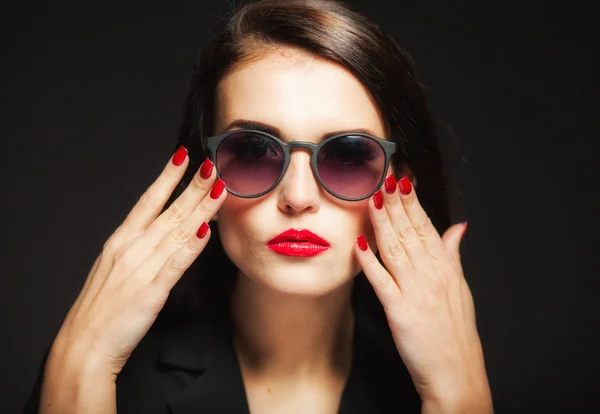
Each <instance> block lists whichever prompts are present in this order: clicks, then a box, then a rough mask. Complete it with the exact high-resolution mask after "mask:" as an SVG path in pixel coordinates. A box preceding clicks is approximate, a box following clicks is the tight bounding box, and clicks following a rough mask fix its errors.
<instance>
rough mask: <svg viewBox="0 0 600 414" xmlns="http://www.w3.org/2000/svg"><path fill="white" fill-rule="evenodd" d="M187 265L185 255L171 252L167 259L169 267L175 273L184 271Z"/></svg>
mask: <svg viewBox="0 0 600 414" xmlns="http://www.w3.org/2000/svg"><path fill="white" fill-rule="evenodd" d="M188 267H189V263H188V261H187V258H186V255H184V254H173V255H172V256H171V258H170V259H169V269H171V271H174V272H176V273H179V272H184V271H185V270H186V269H187V268H188Z"/></svg>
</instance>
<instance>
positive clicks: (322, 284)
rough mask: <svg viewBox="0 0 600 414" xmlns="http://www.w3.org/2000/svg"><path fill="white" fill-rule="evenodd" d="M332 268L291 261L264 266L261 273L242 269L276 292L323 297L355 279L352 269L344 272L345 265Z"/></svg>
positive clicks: (256, 281)
mask: <svg viewBox="0 0 600 414" xmlns="http://www.w3.org/2000/svg"><path fill="white" fill-rule="evenodd" d="M330 269H331V268H328V269H325V268H315V267H314V266H303V265H299V264H294V263H289V264H287V265H281V264H280V265H273V264H272V265H271V266H266V267H263V271H262V272H260V273H258V272H256V273H255V272H253V271H252V269H240V270H241V271H242V273H243V274H245V275H246V277H248V278H250V279H251V280H252V281H253V282H255V283H257V284H259V285H262V286H264V287H266V288H269V289H272V290H274V291H276V292H280V293H285V294H289V295H297V296H307V297H321V296H326V295H328V294H330V293H333V292H335V291H336V290H338V289H339V288H341V287H343V286H344V285H347V284H348V283H350V282H351V281H352V279H353V277H352V275H351V271H350V269H348V271H347V272H343V266H337V270H336V271H335V272H333V271H331V270H330ZM244 270H247V272H245V271H244ZM265 270H266V271H265ZM242 277H243V276H242Z"/></svg>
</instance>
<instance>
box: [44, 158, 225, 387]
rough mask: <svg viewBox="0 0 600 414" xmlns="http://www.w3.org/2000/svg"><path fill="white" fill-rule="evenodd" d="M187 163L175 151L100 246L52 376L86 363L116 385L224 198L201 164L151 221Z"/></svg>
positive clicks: (209, 168)
mask: <svg viewBox="0 0 600 414" xmlns="http://www.w3.org/2000/svg"><path fill="white" fill-rule="evenodd" d="M188 163H189V158H188V156H187V150H186V149H185V148H184V147H180V149H179V150H178V151H177V152H176V153H175V155H174V156H173V157H172V159H171V160H170V161H169V163H168V165H167V166H166V167H165V168H164V170H163V172H162V173H161V174H160V176H159V177H158V178H157V179H156V181H155V182H154V183H153V184H152V185H151V186H150V187H149V188H148V189H147V190H146V192H145V193H144V194H143V195H142V196H141V198H140V199H139V201H138V202H137V204H136V205H135V206H134V208H133V209H132V210H131V212H130V213H129V214H128V216H127V217H126V219H125V220H124V222H123V223H122V224H121V225H120V226H119V227H118V228H117V229H116V230H115V232H114V233H113V234H112V235H111V236H110V238H109V239H108V240H107V241H106V243H105V244H104V247H103V249H102V252H101V254H100V255H99V256H98V258H97V259H96V261H95V263H94V265H93V267H92V269H91V271H90V273H89V275H88V277H87V280H86V282H85V284H84V286H83V288H82V291H81V293H80V295H79V296H78V298H77V300H76V301H75V303H74V304H73V306H72V308H71V309H70V311H69V313H68V314H67V317H66V319H65V321H64V323H63V325H62V326H61V328H60V330H59V332H58V334H57V336H56V338H55V341H54V343H53V345H52V348H51V352H50V355H49V363H50V361H51V360H52V362H51V363H53V364H57V365H59V366H61V368H60V369H57V371H61V370H62V368H64V367H65V366H66V365H69V364H70V365H73V364H79V363H84V361H85V363H86V364H89V363H93V364H94V372H99V371H100V372H105V373H107V375H108V376H109V377H111V378H113V379H114V380H115V381H116V377H117V375H118V374H119V373H120V372H121V369H122V368H123V366H124V365H125V363H126V362H127V359H128V358H129V356H130V355H131V353H132V352H133V350H134V349H135V347H136V346H137V345H138V343H139V342H140V341H141V340H142V338H143V337H144V335H145V334H146V333H147V332H148V330H149V329H150V327H151V326H152V324H153V323H154V321H155V320H156V318H157V316H158V313H159V312H160V311H161V309H162V308H163V306H164V304H165V302H166V300H167V297H168V295H169V293H170V291H171V288H172V287H173V286H174V285H175V284H176V283H177V281H178V280H179V279H180V277H181V276H182V275H183V273H184V272H185V270H186V269H187V268H188V267H189V266H190V265H191V264H192V263H193V262H194V260H196V258H197V257H198V255H199V254H200V253H201V252H202V250H203V249H204V247H205V246H206V243H207V240H208V239H209V237H210V228H209V227H208V225H207V222H208V221H210V220H211V219H212V218H213V217H214V216H215V214H216V212H217V210H218V209H219V208H220V206H221V205H222V203H223V201H224V200H225V198H226V195H227V191H223V190H224V183H223V182H222V181H221V180H220V179H219V180H217V181H216V182H215V178H216V174H215V172H214V171H213V170H214V168H213V164H212V163H211V162H210V161H209V160H208V159H207V160H206V161H204V163H203V164H202V166H201V167H200V169H199V171H198V172H197V173H196V174H194V178H193V179H192V181H191V183H190V185H189V186H188V187H187V188H186V189H185V191H184V192H183V193H182V194H181V195H180V196H179V197H178V198H177V199H176V200H175V201H174V202H173V203H172V204H171V205H170V206H169V208H168V209H167V210H165V211H164V212H163V213H162V214H160V215H158V214H159V213H160V212H161V211H162V210H163V208H164V206H165V204H166V202H167V201H168V199H169V197H170V196H171V194H172V192H173V190H174V189H175V187H176V185H177V184H178V183H179V182H180V180H181V178H182V177H183V174H184V172H185V170H186V168H187V166H188ZM177 164H179V165H177ZM213 183H214V185H213ZM157 216H158V217H157ZM67 361H68V362H67ZM90 361H92V362H90ZM88 368H89V367H88Z"/></svg>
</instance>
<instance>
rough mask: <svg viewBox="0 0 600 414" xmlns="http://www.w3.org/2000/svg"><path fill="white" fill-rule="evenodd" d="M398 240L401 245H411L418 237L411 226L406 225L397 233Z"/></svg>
mask: <svg viewBox="0 0 600 414" xmlns="http://www.w3.org/2000/svg"><path fill="white" fill-rule="evenodd" d="M398 235H399V237H400V240H401V241H402V242H403V243H407V244H408V243H412V242H413V241H414V240H415V239H416V238H417V237H418V236H419V235H418V234H417V231H416V230H415V228H414V226H413V225H412V224H410V223H409V224H407V225H405V226H404V227H402V228H401V229H400V230H399V231H398Z"/></svg>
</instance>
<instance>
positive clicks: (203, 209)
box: [131, 179, 227, 280]
mask: <svg viewBox="0 0 600 414" xmlns="http://www.w3.org/2000/svg"><path fill="white" fill-rule="evenodd" d="M226 197H227V191H225V183H224V182H223V181H222V180H221V179H218V180H217V182H216V183H215V185H214V186H213V190H211V194H210V196H206V197H205V198H204V200H202V202H201V203H200V204H199V205H198V206H197V207H196V209H194V211H193V212H192V213H191V214H190V215H189V216H188V217H187V218H186V219H185V221H184V222H183V223H181V225H180V226H178V227H177V228H175V229H173V231H171V232H170V233H169V234H168V235H167V236H166V237H165V238H164V239H163V240H162V241H161V242H160V244H159V245H158V246H157V247H156V249H155V251H154V252H153V253H152V255H150V257H148V258H147V259H146V260H145V261H144V263H143V264H142V265H141V266H140V267H139V269H137V270H136V275H135V276H134V277H132V278H131V279H132V280H135V279H136V278H142V279H148V278H150V277H154V276H155V275H156V274H157V272H158V271H159V270H160V269H161V268H162V267H163V266H164V264H165V262H167V261H168V260H172V259H171V256H173V255H177V254H179V252H180V250H181V248H182V247H183V246H185V245H186V243H188V242H189V241H190V239H193V237H195V235H196V232H197V230H198V228H199V227H200V226H201V224H202V223H203V222H208V221H210V218H211V217H213V216H214V215H215V213H216V212H217V211H218V210H219V208H220V207H221V205H222V204H223V202H224V201H225V199H226Z"/></svg>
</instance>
